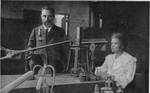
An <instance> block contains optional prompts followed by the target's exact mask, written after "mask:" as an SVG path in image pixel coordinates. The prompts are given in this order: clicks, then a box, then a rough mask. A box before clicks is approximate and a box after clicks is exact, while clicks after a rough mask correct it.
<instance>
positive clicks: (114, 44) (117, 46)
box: [111, 38, 122, 53]
mask: <svg viewBox="0 0 150 93" xmlns="http://www.w3.org/2000/svg"><path fill="white" fill-rule="evenodd" d="M111 51H112V52H114V53H117V52H120V51H122V46H121V42H120V41H119V39H118V38H112V39H111Z"/></svg>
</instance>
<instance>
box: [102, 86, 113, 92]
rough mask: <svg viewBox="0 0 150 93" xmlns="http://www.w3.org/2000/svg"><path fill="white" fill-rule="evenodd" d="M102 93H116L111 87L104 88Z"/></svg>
mask: <svg viewBox="0 0 150 93" xmlns="http://www.w3.org/2000/svg"><path fill="white" fill-rule="evenodd" d="M100 93H114V92H113V90H112V89H111V88H110V87H102V88H101V92H100Z"/></svg>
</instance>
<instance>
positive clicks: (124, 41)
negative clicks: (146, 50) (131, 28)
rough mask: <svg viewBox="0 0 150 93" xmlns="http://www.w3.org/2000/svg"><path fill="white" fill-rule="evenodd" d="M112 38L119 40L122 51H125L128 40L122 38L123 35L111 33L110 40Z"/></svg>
mask: <svg viewBox="0 0 150 93" xmlns="http://www.w3.org/2000/svg"><path fill="white" fill-rule="evenodd" d="M112 38H117V39H119V41H120V42H121V45H122V46H123V50H125V49H126V47H127V45H128V40H127V38H126V37H125V36H124V34H123V33H119V32H118V33H113V34H112V36H111V39H112Z"/></svg>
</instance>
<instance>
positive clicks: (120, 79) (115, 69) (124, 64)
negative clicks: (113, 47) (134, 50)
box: [95, 52, 136, 88]
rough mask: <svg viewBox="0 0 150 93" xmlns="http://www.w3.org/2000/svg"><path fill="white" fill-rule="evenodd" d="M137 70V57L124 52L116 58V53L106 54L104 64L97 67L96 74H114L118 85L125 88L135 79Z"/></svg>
mask: <svg viewBox="0 0 150 93" xmlns="http://www.w3.org/2000/svg"><path fill="white" fill-rule="evenodd" d="M135 70H136V58H135V57H133V56H131V55H130V54H128V53H127V52H123V53H122V54H121V55H120V56H119V57H118V58H115V54H110V55H108V56H106V58H105V62H104V64H103V65H102V66H101V67H97V68H96V71H95V74H96V75H98V73H99V72H100V71H101V72H106V73H108V74H109V75H112V76H114V80H115V81H116V84H117V86H118V85H121V86H122V88H125V87H126V86H127V85H128V84H129V83H130V82H131V81H132V80H133V78H134V74H135Z"/></svg>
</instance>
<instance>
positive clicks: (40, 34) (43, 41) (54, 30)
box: [26, 7, 66, 72]
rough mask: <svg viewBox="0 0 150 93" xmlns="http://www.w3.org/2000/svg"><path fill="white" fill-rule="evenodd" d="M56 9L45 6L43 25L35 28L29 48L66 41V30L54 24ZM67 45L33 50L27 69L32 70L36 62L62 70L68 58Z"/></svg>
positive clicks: (42, 15)
mask: <svg viewBox="0 0 150 93" xmlns="http://www.w3.org/2000/svg"><path fill="white" fill-rule="evenodd" d="M54 19H55V10H54V9H52V8H49V7H43V8H42V10H41V20H42V25H40V26H38V27H36V28H34V29H33V30H32V32H31V34H30V37H29V42H28V48H33V47H39V46H43V45H47V44H51V43H56V42H60V41H64V40H65V38H66V36H65V31H64V30H63V29H62V28H60V27H57V26H56V25H55V24H54ZM64 49H65V46H64V45H57V46H52V47H48V48H44V49H40V50H36V51H33V52H32V53H31V54H30V55H29V56H28V58H27V60H28V61H27V66H26V70H27V71H28V70H32V69H33V67H34V66H35V65H36V64H39V65H43V64H44V63H45V64H48V65H52V66H54V68H55V70H56V72H62V71H63V70H64V69H65V68H64V66H65V65H64V61H65V58H66V54H65V50H64Z"/></svg>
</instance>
